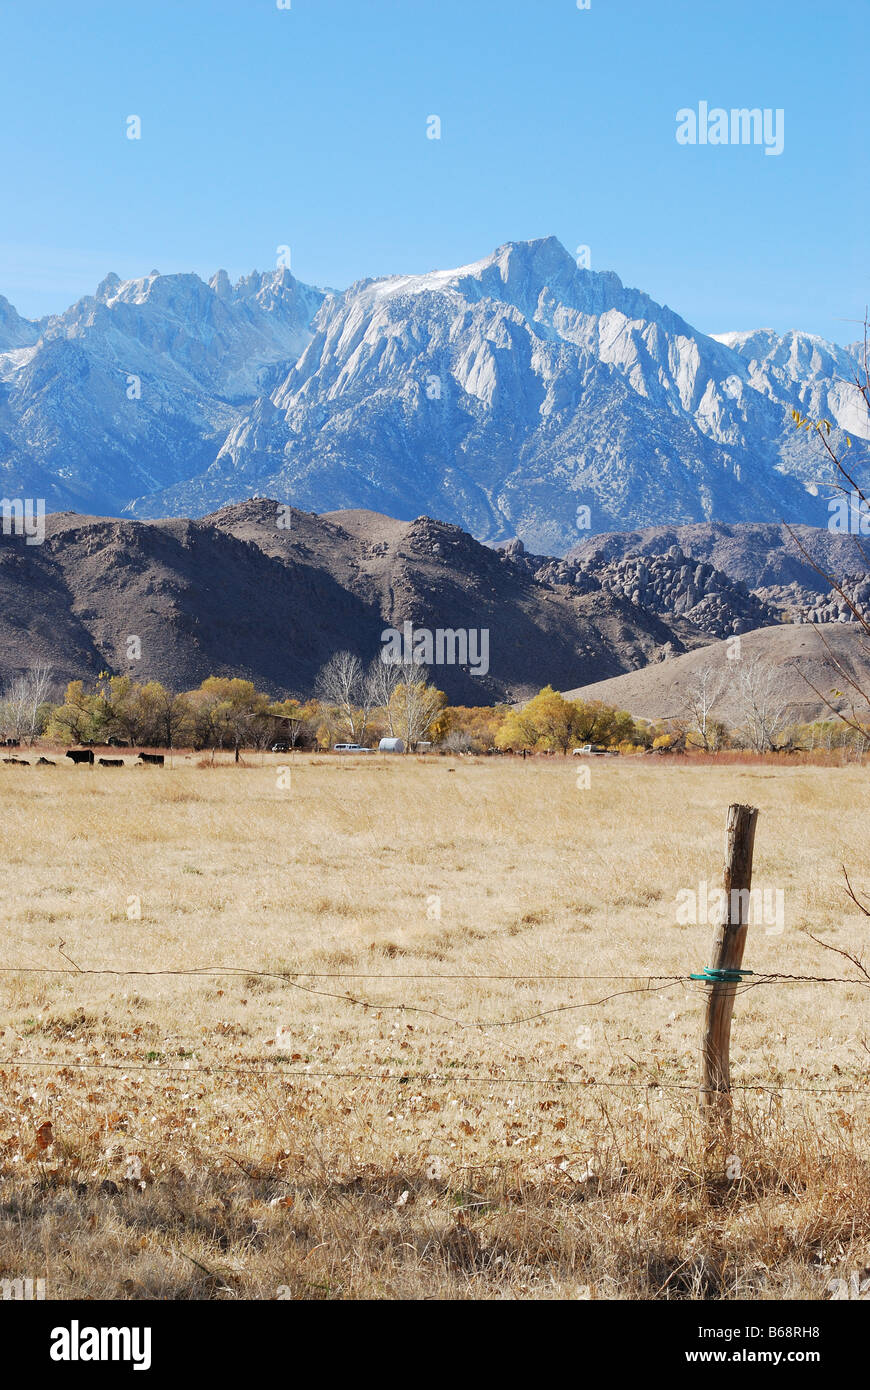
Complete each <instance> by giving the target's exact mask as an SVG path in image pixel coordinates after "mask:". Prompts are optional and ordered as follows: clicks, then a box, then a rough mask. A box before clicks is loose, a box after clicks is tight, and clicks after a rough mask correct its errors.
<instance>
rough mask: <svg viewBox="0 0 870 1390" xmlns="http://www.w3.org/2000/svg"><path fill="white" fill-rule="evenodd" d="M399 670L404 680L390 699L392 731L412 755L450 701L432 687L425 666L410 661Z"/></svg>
mask: <svg viewBox="0 0 870 1390" xmlns="http://www.w3.org/2000/svg"><path fill="white" fill-rule="evenodd" d="M396 669H397V670H398V671H400V672H401V679H400V680H399V682H398V684H397V685H396V688H395V690H394V691H393V694H392V697H391V699H390V705H389V710H390V712H391V715H392V718H391V719H390V728H391V730H394V731H395V735H396V736H398V737H399V738H403V739H404V741H405V750H406V752H410V750H411V749H412V748H413V747H414V745H415V744H416V743H419V742H420V741H421V740H422V739H424V738H425V737H426V735H427V734H428V733H429V732H430V731H432V729H433V726H434V725H435V723H436V721H437V720H438V717H439V715H440V714H441V712H442V710H443V709H444V707H445V705H446V703H447V699H446V696H445V694H444V692H443V690H437V689H436V688H435V686H434V685H430V684H429V673H428V671H427V670H426V667H425V666H418V665H417V664H416V663H415V662H413V661H409V662H403V663H401V664H399V665H398V666H397V668H396Z"/></svg>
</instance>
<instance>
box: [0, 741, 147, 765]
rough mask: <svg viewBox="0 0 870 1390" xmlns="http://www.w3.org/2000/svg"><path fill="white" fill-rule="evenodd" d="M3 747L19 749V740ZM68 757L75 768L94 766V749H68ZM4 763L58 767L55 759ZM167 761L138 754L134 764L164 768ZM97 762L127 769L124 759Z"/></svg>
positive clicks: (26, 759) (9, 760)
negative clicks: (82, 765)
mask: <svg viewBox="0 0 870 1390" xmlns="http://www.w3.org/2000/svg"><path fill="white" fill-rule="evenodd" d="M2 746H4V747H6V748H17V747H18V746H19V744H18V742H17V740H12V739H6V740H4V741H3V745H2ZM66 757H68V758H69V760H70V762H71V763H73V765H74V766H75V767H79V766H80V765H81V764H82V763H84V765H85V766H86V767H93V766H94V750H93V748H69V749H67V752H66ZM3 761H4V763H10V764H11V765H12V766H13V767H57V763H56V762H55V761H54V759H52V758H44V757H39V758H37V759H36V760H35V762H31V761H30V759H29V758H14V757H13V758H4V759H3ZM165 761H166V759H165V755H164V754H163V753H138V754H136V762H134V763H133V766H134V767H163V765H164V763H165ZM96 762H97V764H98V766H99V767H126V765H127V764H126V763H125V761H124V759H123V758H97V760H96Z"/></svg>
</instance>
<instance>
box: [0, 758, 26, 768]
mask: <svg viewBox="0 0 870 1390" xmlns="http://www.w3.org/2000/svg"><path fill="white" fill-rule="evenodd" d="M3 761H4V763H13V764H14V765H15V767H30V763H29V762H28V761H27V759H26V758H4V759H3Z"/></svg>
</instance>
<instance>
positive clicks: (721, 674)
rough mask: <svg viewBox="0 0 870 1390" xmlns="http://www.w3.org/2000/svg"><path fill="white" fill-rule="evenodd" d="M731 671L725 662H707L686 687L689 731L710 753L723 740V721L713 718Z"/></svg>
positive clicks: (684, 705) (684, 698) (685, 701)
mask: <svg viewBox="0 0 870 1390" xmlns="http://www.w3.org/2000/svg"><path fill="white" fill-rule="evenodd" d="M729 675H730V673H729V672H728V670H727V669H726V668H725V667H724V666H713V665H711V664H707V665H705V666H702V667H701V669H700V670H699V671H696V672H695V674H694V675H693V676H692V677H690V679H689V681H688V683H687V684H686V686H685V688H684V690H683V702H682V704H683V714H684V715H685V718H686V720H687V721H688V725H689V731H690V732H691V733H692V734H694V735H696V737H697V738H698V739H699V740H700V742H701V747H702V748H703V749H704V751H705V752H707V753H710V752H714V751H715V750H716V749H717V748H718V747H719V746H720V744H721V740H722V724H721V723H720V722H719V721H718V720H716V719H714V718H713V710H714V709H715V707H716V705H717V704H718V703H719V701H720V699H721V698H722V696H723V694H724V693H725V689H726V687H727V685H728V679H729Z"/></svg>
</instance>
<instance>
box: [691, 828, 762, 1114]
mask: <svg viewBox="0 0 870 1390" xmlns="http://www.w3.org/2000/svg"><path fill="white" fill-rule="evenodd" d="M757 819H758V811H757V810H756V808H755V807H754V806H741V805H739V804H735V805H733V806H729V807H728V816H727V818H726V821H725V875H724V888H725V903H724V906H723V909H722V915H721V919H720V921H719V924H718V926H717V927H716V931H715V934H714V936H713V958H712V961H711V964H710V967H709V969H708V972H707V973H708V975H709V977H710V979H711V983H710V987H709V990H710V992H709V994H708V996H707V1008H706V1011H705V1015H704V1032H703V1034H702V1037H701V1097H700V1099H701V1109H702V1111H703V1112H704V1114H705V1116H706V1117H707V1118H708V1119H710V1120H716V1119H721V1120H723V1121H724V1122H725V1124H726V1126H729V1125H730V1121H731V1060H730V1050H731V1015H732V1013H733V1011H734V996H735V992H736V989H737V985H738V983H739V979H740V977H739V975H735V976H733V977H732V978H731V979H730V980H729V978H728V975H727V973H726V972H729V971H739V970H740V967H741V965H742V964H743V948H744V946H745V944H746V932H747V929H748V927H749V903H750V897H749V890H750V888H751V886H752V851H753V847H754V845H755V823H756V821H757Z"/></svg>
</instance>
